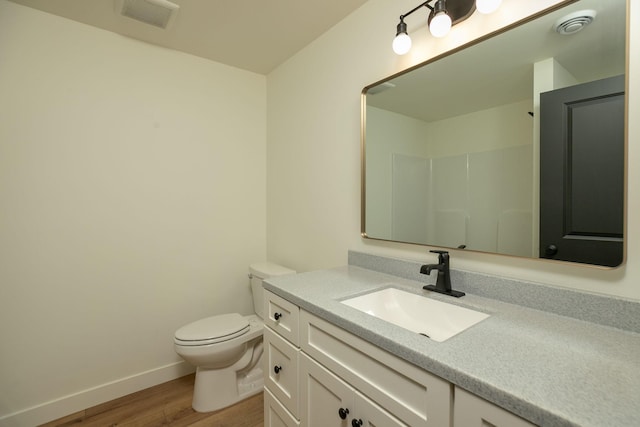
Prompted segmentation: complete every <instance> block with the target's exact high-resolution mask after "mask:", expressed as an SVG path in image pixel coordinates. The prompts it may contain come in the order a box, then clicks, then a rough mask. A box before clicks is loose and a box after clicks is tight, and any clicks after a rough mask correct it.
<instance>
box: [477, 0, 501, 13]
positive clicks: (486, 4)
mask: <svg viewBox="0 0 640 427" xmlns="http://www.w3.org/2000/svg"><path fill="white" fill-rule="evenodd" d="M501 3H502V0H476V9H477V10H478V12H480V13H484V14H485V15H486V14H489V13H493V12H495V11H496V10H498V8H499V7H500V4H501Z"/></svg>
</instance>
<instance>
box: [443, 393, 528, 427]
mask: <svg viewBox="0 0 640 427" xmlns="http://www.w3.org/2000/svg"><path fill="white" fill-rule="evenodd" d="M453 411H454V412H453V427H484V426H495V427H535V424H531V423H530V422H529V421H526V420H524V419H522V418H520V417H519V416H517V415H515V414H512V413H511V412H509V411H506V410H504V409H502V408H500V407H499V406H496V405H494V404H493V403H489V402H487V401H486V400H484V399H481V398H479V397H478V396H476V395H474V394H471V393H469V392H468V391H466V390H463V389H461V388H459V387H456V388H455V403H454V410H453Z"/></svg>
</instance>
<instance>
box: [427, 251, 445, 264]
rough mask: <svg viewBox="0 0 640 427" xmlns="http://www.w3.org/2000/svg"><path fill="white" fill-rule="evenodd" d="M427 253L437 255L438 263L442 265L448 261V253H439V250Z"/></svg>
mask: <svg viewBox="0 0 640 427" xmlns="http://www.w3.org/2000/svg"><path fill="white" fill-rule="evenodd" d="M429 252H433V253H434V254H438V262H439V263H440V264H442V263H443V262H448V261H449V251H439V250H435V249H433V250H430V251H429Z"/></svg>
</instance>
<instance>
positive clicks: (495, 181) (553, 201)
mask: <svg viewBox="0 0 640 427" xmlns="http://www.w3.org/2000/svg"><path fill="white" fill-rule="evenodd" d="M568 3H569V4H567V3H564V4H565V6H563V7H556V8H553V9H552V10H550V11H547V13H542V14H540V15H538V16H537V17H535V19H532V20H528V21H527V22H525V23H523V24H522V25H517V26H513V27H512V28H510V29H509V30H508V31H506V32H502V33H501V34H498V35H495V36H493V37H490V38H486V39H484V40H482V41H480V42H479V43H472V44H470V45H468V46H465V47H462V48H461V49H457V50H455V51H454V52H453V53H451V54H447V55H443V56H442V57H439V58H436V59H434V60H432V61H429V62H427V63H425V64H421V65H419V66H416V67H414V68H412V69H410V70H407V71H404V72H402V73H399V74H398V75H395V76H392V77H390V78H388V79H385V80H383V81H381V82H378V83H375V84H372V85H369V86H367V87H365V88H364V90H363V111H362V134H363V138H362V156H363V192H362V199H363V200H362V235H363V236H364V237H367V238H373V239H380V240H389V241H397V242H406V243H414V244H422V245H429V246H438V247H447V248H459V249H465V250H474V251H482V252H491V253H498V254H505V255H514V256H523V257H532V258H549V259H556V260H562V261H570V262H579V263H585V264H594V265H602V266H617V265H619V264H621V263H622V260H623V228H624V179H625V178H624V177H625V174H624V167H625V159H624V152H625V149H624V147H625V136H624V134H625V131H624V127H625V117H626V112H625V78H624V75H625V72H626V60H625V59H626V52H625V39H626V2H625V0H580V1H574V2H568ZM582 24H587V25H584V26H582V28H581V29H580V30H579V31H574V30H575V29H576V28H578V26H580V25H582Z"/></svg>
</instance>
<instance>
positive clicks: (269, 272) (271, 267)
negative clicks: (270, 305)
mask: <svg viewBox="0 0 640 427" xmlns="http://www.w3.org/2000/svg"><path fill="white" fill-rule="evenodd" d="M285 274H295V271H294V270H291V269H289V268H287V267H283V266H281V265H278V264H274V263H272V262H259V263H255V264H251V265H250V266H249V278H250V279H251V294H252V295H253V309H254V310H255V312H256V314H257V315H258V317H260V318H261V319H264V307H263V304H262V299H263V292H262V280H263V279H268V278H269V277H275V276H284V275H285Z"/></svg>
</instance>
